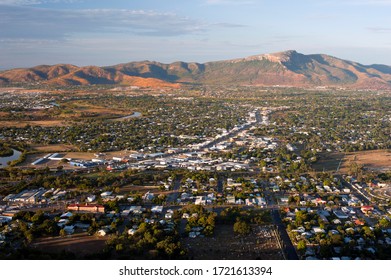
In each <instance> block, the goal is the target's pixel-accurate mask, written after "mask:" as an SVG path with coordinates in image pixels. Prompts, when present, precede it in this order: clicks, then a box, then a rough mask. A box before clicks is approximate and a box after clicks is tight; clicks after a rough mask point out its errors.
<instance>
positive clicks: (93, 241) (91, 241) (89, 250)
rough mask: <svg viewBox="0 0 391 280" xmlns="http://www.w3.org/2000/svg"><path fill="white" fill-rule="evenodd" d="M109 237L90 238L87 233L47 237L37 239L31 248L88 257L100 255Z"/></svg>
mask: <svg viewBox="0 0 391 280" xmlns="http://www.w3.org/2000/svg"><path fill="white" fill-rule="evenodd" d="M106 240H107V237H97V236H89V235H88V234H87V233H79V234H73V235H69V236H65V237H60V236H59V237H45V238H39V239H37V240H36V241H35V242H34V243H33V244H32V245H31V246H32V247H33V248H35V249H38V250H40V251H43V252H49V253H61V252H62V251H66V252H71V253H74V254H75V255H76V256H81V257H83V256H86V255H89V254H93V253H99V252H101V251H102V250H103V248H104V247H105V242H106Z"/></svg>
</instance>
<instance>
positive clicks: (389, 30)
mask: <svg viewBox="0 0 391 280" xmlns="http://www.w3.org/2000/svg"><path fill="white" fill-rule="evenodd" d="M368 29H369V30H370V31H372V32H374V33H391V28H390V27H369V28H368Z"/></svg>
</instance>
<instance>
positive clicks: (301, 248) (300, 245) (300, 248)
mask: <svg viewBox="0 0 391 280" xmlns="http://www.w3.org/2000/svg"><path fill="white" fill-rule="evenodd" d="M306 249H307V243H306V242H305V240H300V241H299V242H297V250H298V251H299V252H301V253H303V252H304V251H305V250H306Z"/></svg>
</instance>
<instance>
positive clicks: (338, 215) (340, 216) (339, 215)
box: [333, 210, 349, 219]
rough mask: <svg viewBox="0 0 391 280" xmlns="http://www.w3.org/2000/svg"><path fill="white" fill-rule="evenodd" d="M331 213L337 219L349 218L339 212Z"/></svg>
mask: <svg viewBox="0 0 391 280" xmlns="http://www.w3.org/2000/svg"><path fill="white" fill-rule="evenodd" d="M333 213H334V215H335V216H336V217H337V218H338V219H347V218H349V216H348V215H347V214H345V213H344V212H342V211H341V210H333Z"/></svg>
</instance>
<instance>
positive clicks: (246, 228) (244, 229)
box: [234, 220, 251, 235]
mask: <svg viewBox="0 0 391 280" xmlns="http://www.w3.org/2000/svg"><path fill="white" fill-rule="evenodd" d="M250 232H251V226H250V225H249V224H248V223H247V222H245V221H241V220H238V221H237V222H236V223H235V224H234V233H235V234H238V235H247V234H249V233H250Z"/></svg>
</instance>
